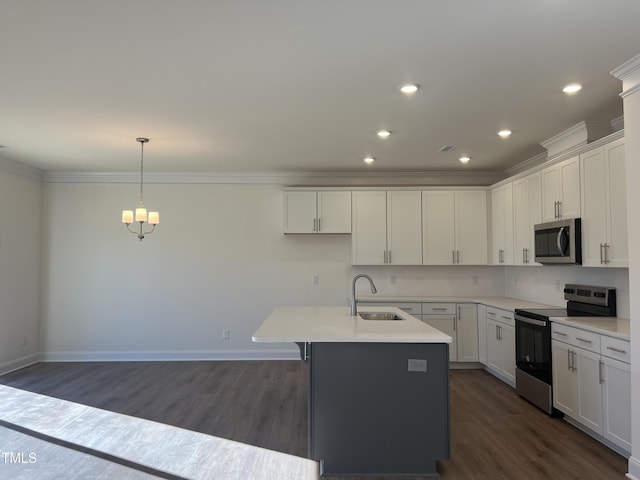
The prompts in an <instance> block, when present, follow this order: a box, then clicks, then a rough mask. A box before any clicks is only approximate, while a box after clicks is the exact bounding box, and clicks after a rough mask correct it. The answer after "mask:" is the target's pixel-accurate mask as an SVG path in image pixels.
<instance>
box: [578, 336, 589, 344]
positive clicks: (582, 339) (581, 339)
mask: <svg viewBox="0 0 640 480" xmlns="http://www.w3.org/2000/svg"><path fill="white" fill-rule="evenodd" d="M576 340H579V341H581V342H584V343H593V342H592V341H591V340H587V339H586V338H580V337H576Z"/></svg>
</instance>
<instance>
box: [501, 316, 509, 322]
mask: <svg viewBox="0 0 640 480" xmlns="http://www.w3.org/2000/svg"><path fill="white" fill-rule="evenodd" d="M502 318H504V319H505V320H509V321H511V317H508V316H506V315H502Z"/></svg>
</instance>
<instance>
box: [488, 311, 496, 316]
mask: <svg viewBox="0 0 640 480" xmlns="http://www.w3.org/2000/svg"><path fill="white" fill-rule="evenodd" d="M487 315H493V316H494V317H495V316H496V312H487Z"/></svg>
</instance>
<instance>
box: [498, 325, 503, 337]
mask: <svg viewBox="0 0 640 480" xmlns="http://www.w3.org/2000/svg"><path fill="white" fill-rule="evenodd" d="M498 340H502V327H501V326H500V325H498Z"/></svg>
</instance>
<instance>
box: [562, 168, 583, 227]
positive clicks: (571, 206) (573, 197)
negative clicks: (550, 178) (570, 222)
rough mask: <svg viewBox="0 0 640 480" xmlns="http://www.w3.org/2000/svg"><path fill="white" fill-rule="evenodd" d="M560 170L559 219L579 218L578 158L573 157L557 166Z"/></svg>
mask: <svg viewBox="0 0 640 480" xmlns="http://www.w3.org/2000/svg"><path fill="white" fill-rule="evenodd" d="M558 168H559V169H560V182H561V183H560V186H561V195H562V196H561V198H560V212H559V213H560V218H578V217H579V216H580V157H577V156H576V157H573V158H570V159H568V160H565V161H563V162H560V163H559V164H558Z"/></svg>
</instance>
